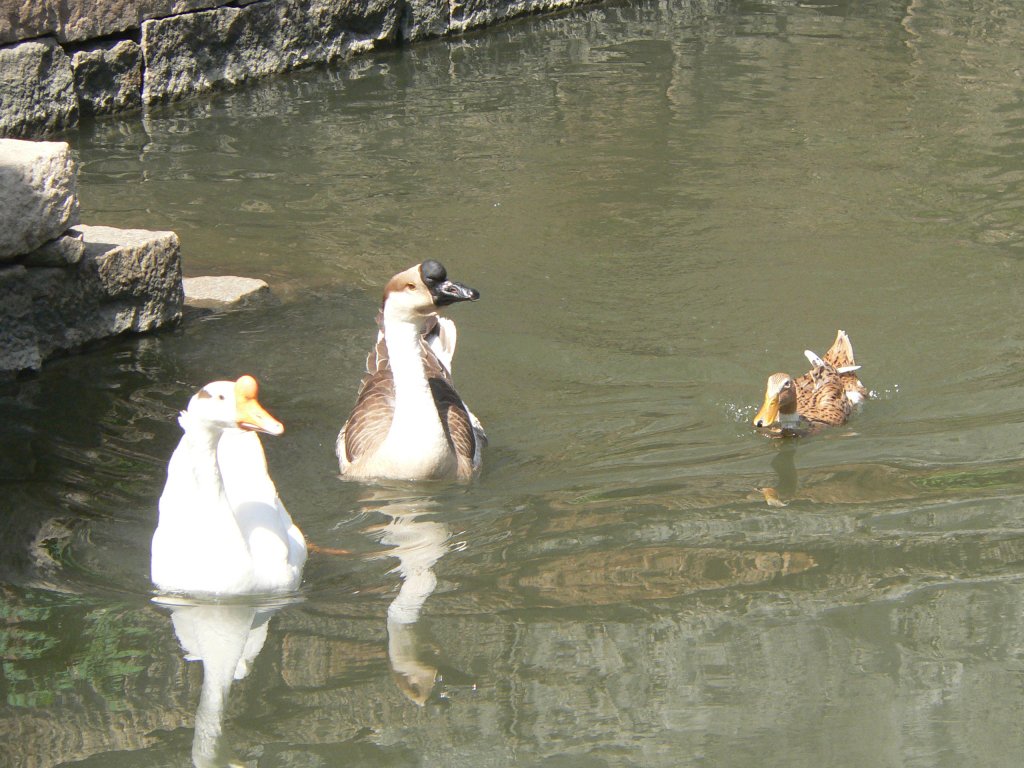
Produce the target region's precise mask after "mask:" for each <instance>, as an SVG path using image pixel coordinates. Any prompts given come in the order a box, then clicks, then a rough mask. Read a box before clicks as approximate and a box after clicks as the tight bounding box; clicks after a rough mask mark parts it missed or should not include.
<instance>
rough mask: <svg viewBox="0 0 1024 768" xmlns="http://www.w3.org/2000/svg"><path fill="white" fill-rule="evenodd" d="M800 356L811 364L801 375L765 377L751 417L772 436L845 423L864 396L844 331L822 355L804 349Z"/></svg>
mask: <svg viewBox="0 0 1024 768" xmlns="http://www.w3.org/2000/svg"><path fill="white" fill-rule="evenodd" d="M804 355H806V356H807V359H808V360H809V361H810V363H811V366H812V367H811V370H810V371H808V372H807V373H805V374H804V375H803V376H800V377H798V378H795V379H794V378H793V377H791V376H790V375H789V374H787V373H773V374H772V375H771V376H769V377H768V384H767V386H766V388H765V393H764V404H763V405H762V406H761V410H759V411H758V412H757V415H756V416H755V417H754V426H755V427H763V428H768V429H769V430H770V432H769V434H771V435H772V436H774V437H781V436H790V435H804V434H809V433H812V432H816V431H818V430H820V429H821V428H823V427H826V426H840V425H842V424H845V423H846V421H847V419H849V417H850V413H852V411H853V408H854V406H856V405H859V404H860V403H862V402H863V401H864V400H865V399H867V394H868V391H867V389H865V387H864V385H863V384H862V383H861V381H860V379H859V378H857V375H856V373H855V371H857V370H859V369H860V366H859V365H857V364H856V363H855V362H854V359H853V345H852V344H851V343H850V337H849V336H847V335H846V332H845V331H842V330H840V331H839V332H838V333H837V334H836V340H835V341H834V342H833V343H832V346H831V347H830V348H829V350H828V352H826V353H825V357H824V358H821V357H818V355H816V354H815V353H814V352H812V351H811V350H804Z"/></svg>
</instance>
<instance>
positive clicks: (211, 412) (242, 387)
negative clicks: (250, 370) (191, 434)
mask: <svg viewBox="0 0 1024 768" xmlns="http://www.w3.org/2000/svg"><path fill="white" fill-rule="evenodd" d="M258 394H259V384H257V383H256V379H254V378H253V377H252V376H248V375H246V376H241V377H240V378H239V379H238V380H237V381H214V382H211V383H209V384H207V385H206V386H205V387H203V388H202V389H200V390H199V391H198V392H197V393H196V394H194V395H193V396H192V399H191V400H189V403H188V409H187V410H186V411H185V412H184V413H183V414H182V416H183V417H188V418H190V419H198V420H200V421H203V422H205V423H207V424H210V425H212V426H215V427H219V428H221V429H231V428H234V427H237V428H238V429H244V430H246V431H249V432H263V433H265V434H268V435H280V434H281V433H282V432H284V425H283V424H282V423H281V422H280V421H278V420H277V419H275V418H274V417H273V416H271V415H270V414H269V413H267V411H266V410H265V409H264V408H263V406H262V405H260V402H259V399H258V398H257V395H258Z"/></svg>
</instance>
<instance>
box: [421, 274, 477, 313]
mask: <svg viewBox="0 0 1024 768" xmlns="http://www.w3.org/2000/svg"><path fill="white" fill-rule="evenodd" d="M430 292H431V294H432V295H433V297H434V304H436V305H437V306H439V307H444V306H447V305H448V304H455V303H456V302H459V301H476V300H477V299H479V298H480V291H478V290H476V289H475V288H470V287H469V286H468V285H463V284H462V283H456V282H455V281H454V280H445V281H444V282H441V283H437V284H436V285H434V286H433V287H432V288H431V291H430Z"/></svg>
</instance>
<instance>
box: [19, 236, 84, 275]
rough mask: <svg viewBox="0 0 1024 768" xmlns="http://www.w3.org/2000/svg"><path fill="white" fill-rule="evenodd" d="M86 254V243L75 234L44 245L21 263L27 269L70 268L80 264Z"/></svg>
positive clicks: (22, 259)
mask: <svg viewBox="0 0 1024 768" xmlns="http://www.w3.org/2000/svg"><path fill="white" fill-rule="evenodd" d="M84 253H85V241H84V240H83V239H82V235H81V234H78V233H75V234H70V235H61V236H60V237H58V238H56V239H54V240H50V241H49V242H47V243H43V244H42V245H41V246H39V247H38V248H37V249H36V250H34V251H32V253H30V254H28V255H27V256H23V257H22V258H21V259H19V261H20V262H21V263H22V264H23V265H25V266H26V267H68V266H72V265H74V264H77V263H78V262H80V261H81V260H82V256H83V254H84Z"/></svg>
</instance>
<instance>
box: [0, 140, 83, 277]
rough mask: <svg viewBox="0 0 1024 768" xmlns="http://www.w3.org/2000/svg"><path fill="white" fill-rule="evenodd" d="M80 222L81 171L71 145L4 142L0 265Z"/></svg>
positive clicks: (0, 142)
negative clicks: (79, 175) (78, 179)
mask: <svg viewBox="0 0 1024 768" xmlns="http://www.w3.org/2000/svg"><path fill="white" fill-rule="evenodd" d="M77 223H78V193H77V178H76V169H75V162H74V159H73V158H72V156H71V150H70V148H69V147H68V145H67V143H65V142H56V141H19V140H17V139H0V263H2V262H4V261H12V260H14V258H15V257H17V256H21V255H24V254H28V253H30V252H32V251H34V250H36V249H37V248H39V246H41V245H42V244H43V243H45V242H47V241H49V240H53V239H54V238H57V237H60V236H61V235H62V234H63V233H64V231H65V230H66V229H67V228H68V227H69V226H71V225H73V224H77Z"/></svg>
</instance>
